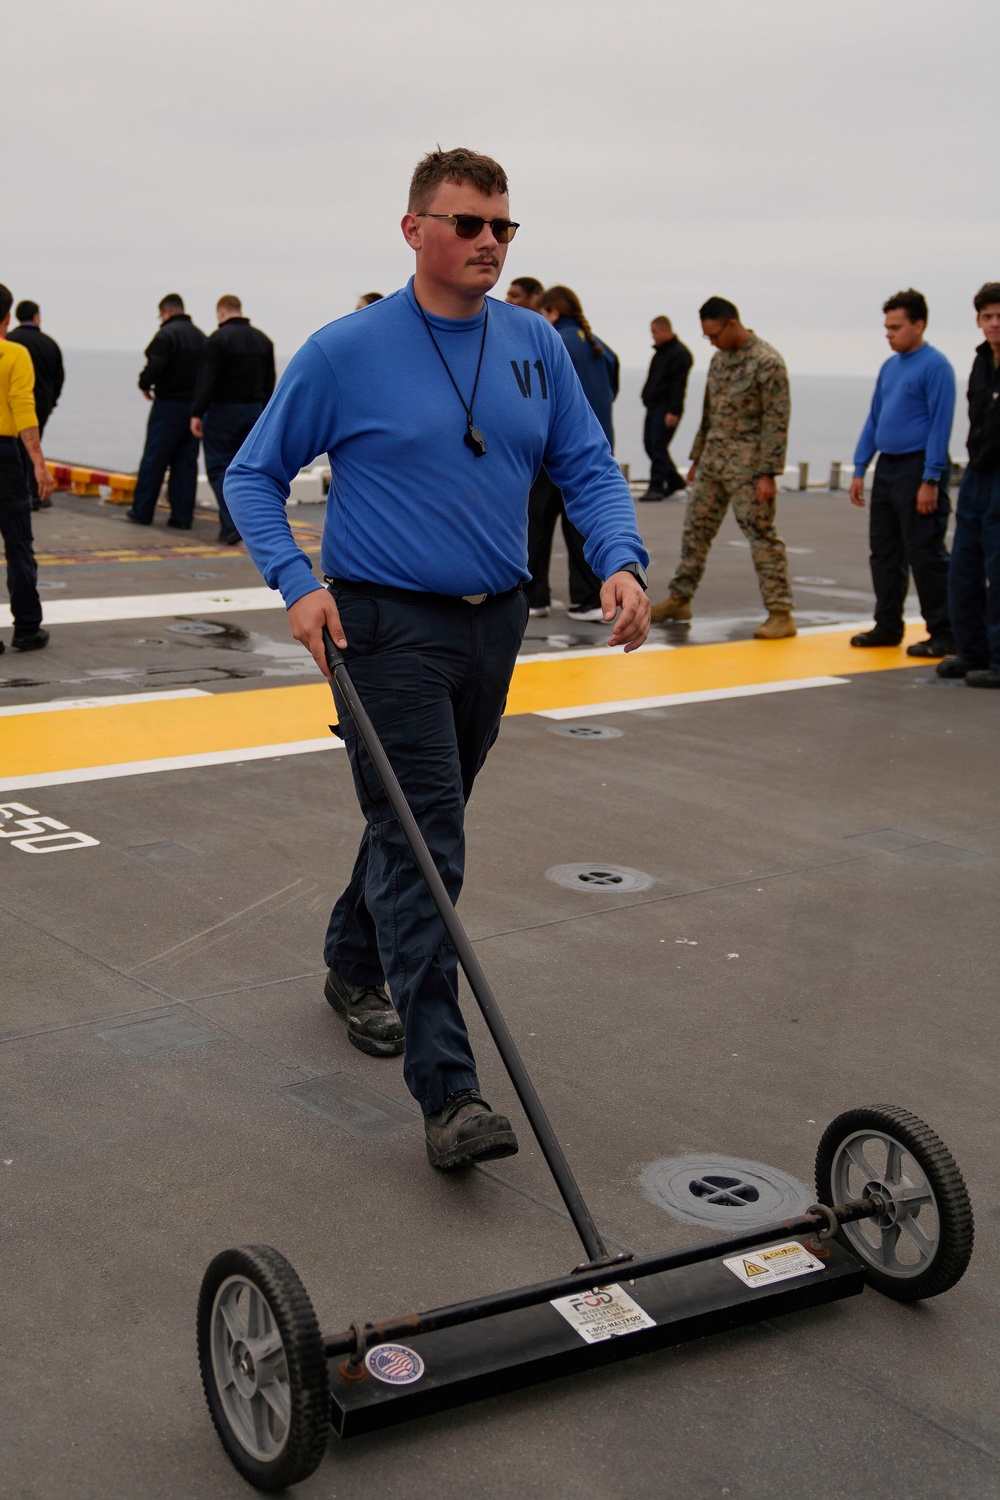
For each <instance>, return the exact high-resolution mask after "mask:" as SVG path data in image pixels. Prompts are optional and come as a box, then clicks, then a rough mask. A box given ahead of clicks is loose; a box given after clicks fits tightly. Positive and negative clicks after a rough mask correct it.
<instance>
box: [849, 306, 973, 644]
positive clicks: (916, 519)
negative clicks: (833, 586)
mask: <svg viewBox="0 0 1000 1500" xmlns="http://www.w3.org/2000/svg"><path fill="white" fill-rule="evenodd" d="M882 311H883V312H884V313H885V334H886V339H887V340H888V343H889V347H890V348H891V349H892V350H893V351H894V352H893V355H892V358H891V359H887V360H886V362H885V364H884V365H883V366H882V368H881V370H880V371H879V374H878V380H877V381H876V383H875V394H874V396H873V398H872V405H871V411H870V412H869V414H868V421H867V422H866V423H865V426H864V430H863V432H862V434H861V437H860V438H859V439H858V446H857V450H856V451H855V454H854V478H853V479H852V481H851V501H852V503H853V504H854V505H858V506H863V505H864V503H865V490H864V481H865V470H866V469H867V467H868V465H869V464H870V463H871V461H872V459H873V458H874V456H875V454H876V452H878V453H879V455H880V457H879V460H878V463H877V464H876V466H875V479H874V483H873V486H872V507H871V518H870V522H869V538H870V544H871V570H872V583H873V585H874V588H875V628H874V630H865V631H862V632H861V634H860V635H855V636H852V637H851V645H852V646H898V645H899V643H900V642H901V640H902V639H903V604H904V602H905V599H906V587H907V583H908V580H909V574H910V572H911V571H912V573H913V581H914V583H915V584H916V588H917V597H918V599H919V600H920V612H921V614H922V615H923V617H924V620H925V622H926V624H927V635H928V639H927V640H926V641H916V642H915V643H914V644H913V645H912V646H908V647H907V655H908V656H928V657H934V656H947V655H948V654H949V653H950V652H952V651H954V649H955V642H954V637H953V635H952V630H951V622H950V619H949V616H948V551H947V548H946V547H945V544H944V537H945V532H946V531H947V529H948V513H949V504H948V473H949V467H950V460H949V458H948V439H949V437H950V436H951V423H952V417H953V416H954V412H955V372H954V371H953V370H952V368H951V365H950V364H949V363H948V361H947V360H946V359H945V357H944V355H943V354H941V353H940V352H939V351H938V350H937V349H933V348H932V347H931V345H930V344H925V343H924V329H925V328H926V326H927V303H926V301H925V299H924V297H923V296H922V295H921V293H920V292H917V291H914V290H913V288H912V287H911V288H910V289H909V290H908V291H905V292H897V293H896V294H895V296H893V297H890V298H889V300H888V302H885V303H883V305H882Z"/></svg>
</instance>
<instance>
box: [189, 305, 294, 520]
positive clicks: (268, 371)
mask: <svg viewBox="0 0 1000 1500" xmlns="http://www.w3.org/2000/svg"><path fill="white" fill-rule="evenodd" d="M215 316H216V318H217V319H218V323H219V326H218V328H217V329H216V330H215V332H214V333H213V334H211V336H210V337H209V339H208V341H207V343H206V344H205V353H204V357H203V359H202V362H201V367H200V369H199V371H198V381H197V384H196V386H195V392H194V402H193V404H192V407H191V411H192V416H191V432H192V434H193V435H194V436H195V437H196V438H202V439H203V441H204V444H205V468H206V470H207V471H208V479H209V483H210V484H211V486H212V489H213V490H214V491H215V498H216V500H217V501H218V502H219V523H220V524H219V541H220V542H228V543H229V544H230V545H231V546H235V544H236V543H237V542H238V541H239V540H240V534H239V531H238V530H237V529H236V522H235V521H234V520H233V518H232V516H231V515H230V514H229V509H228V507H227V505H226V501H225V497H224V495H223V489H222V487H223V482H224V480H225V477H226V470H227V469H228V468H229V465H230V464H231V463H232V461H233V459H234V458H235V457H236V455H237V453H238V452H239V451H240V449H241V448H242V446H243V443H244V441H245V439H246V438H247V437H248V436H249V433H250V430H251V428H252V427H253V425H254V423H255V422H256V420H257V418H258V417H259V416H260V414H261V412H262V411H263V410H264V407H265V405H266V404H267V402H268V401H269V400H270V399H271V392H272V391H273V390H274V345H273V344H272V343H271V340H270V339H269V338H268V337H267V335H266V334H264V333H261V331H260V329H259V328H252V327H251V325H250V319H249V318H245V317H244V316H243V304H242V303H241V302H240V299H239V297H233V296H226V297H220V298H219V301H218V303H217V305H216V309H215Z"/></svg>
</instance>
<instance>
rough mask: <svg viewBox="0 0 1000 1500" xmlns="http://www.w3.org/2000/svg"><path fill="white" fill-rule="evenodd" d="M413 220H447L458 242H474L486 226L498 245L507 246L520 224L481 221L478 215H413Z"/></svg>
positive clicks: (490, 220)
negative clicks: (453, 228)
mask: <svg viewBox="0 0 1000 1500" xmlns="http://www.w3.org/2000/svg"><path fill="white" fill-rule="evenodd" d="M413 217H414V218H415V219H448V220H450V222H451V223H452V224H454V226H455V233H456V234H457V235H458V237H459V239H460V240H474V239H476V238H477V236H478V235H480V234H481V233H482V231H483V227H484V225H486V224H488V225H489V227H490V229H491V230H492V231H493V238H494V239H495V240H496V242H497V244H498V245H509V244H510V242H511V240H512V239H513V238H514V236H515V234H516V233H517V231H518V230H519V229H520V227H521V226H520V224H515V223H514V221H513V220H512V219H481V218H480V217H479V216H478V214H414V216H413Z"/></svg>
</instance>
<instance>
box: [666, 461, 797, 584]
mask: <svg viewBox="0 0 1000 1500" xmlns="http://www.w3.org/2000/svg"><path fill="white" fill-rule="evenodd" d="M729 505H732V507H733V515H734V516H735V517H736V520H737V521H738V523H739V527H740V530H741V531H742V532H743V535H744V536H745V537H746V539H747V541H748V542H749V543H750V554H751V556H752V558H753V565H754V567H755V568H756V569H757V582H758V583H759V584H760V592H761V597H762V599H763V600H764V605H765V607H766V608H767V609H768V610H772V609H775V610H791V609H792V608H793V600H792V587H791V584H790V583H789V581H788V558H787V556H786V555H785V544H784V542H783V541H782V540H781V537H780V536H779V535H778V533H777V532H776V531H775V529H774V515H775V502H774V501H773V500H766V501H760V500H758V499H757V495H756V492H755V487H754V480H753V479H742V478H741V479H731V478H728V477H724V476H721V475H718V474H699V475H698V476H697V478H696V480H695V483H694V485H693V487H692V490H691V498H690V499H689V501H688V506H687V513H686V515H685V517H684V533H683V536H682V537H681V560H680V565H679V567H678V569H677V572H676V573H675V574H674V576H673V579H672V581H671V584H670V592H671V594H673V595H675V597H676V598H678V599H690V598H691V597H692V595H693V594H694V591H695V589H696V588H697V587H698V585H699V583H700V582H701V575H702V574H703V573H704V571H705V564H706V562H707V561H708V553H709V549H710V548H711V545H712V543H713V542H714V541H715V538H716V535H717V533H718V530H719V527H720V526H721V525H722V519H723V517H724V516H725V514H726V508H727V506H729Z"/></svg>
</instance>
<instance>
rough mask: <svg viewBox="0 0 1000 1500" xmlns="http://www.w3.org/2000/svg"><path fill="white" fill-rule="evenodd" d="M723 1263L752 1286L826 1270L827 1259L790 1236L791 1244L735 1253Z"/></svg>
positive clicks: (747, 1284)
mask: <svg viewBox="0 0 1000 1500" xmlns="http://www.w3.org/2000/svg"><path fill="white" fill-rule="evenodd" d="M722 1264H723V1265H724V1266H725V1267H726V1268H727V1269H728V1270H730V1271H732V1273H733V1275H734V1276H738V1277H739V1278H740V1280H741V1281H742V1282H743V1283H744V1284H745V1285H746V1286H752V1287H765V1286H774V1284H775V1282H776V1281H790V1280H791V1279H792V1277H793V1276H807V1275H808V1274H809V1272H810V1271H822V1270H823V1262H822V1261H821V1260H817V1259H816V1257H815V1255H810V1254H809V1251H808V1250H807V1249H806V1248H805V1246H804V1245H800V1244H799V1242H798V1240H789V1242H788V1244H787V1245H769V1246H768V1247H767V1249H766V1250H754V1251H752V1252H751V1253H750V1254H749V1255H734V1256H733V1257H732V1259H731V1260H724V1261H723V1262H722Z"/></svg>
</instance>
